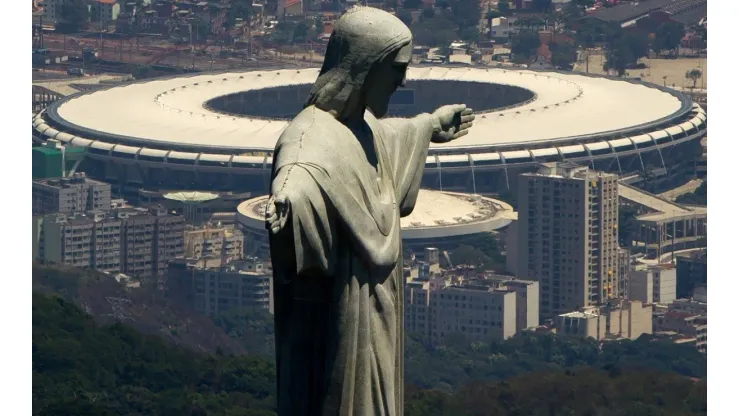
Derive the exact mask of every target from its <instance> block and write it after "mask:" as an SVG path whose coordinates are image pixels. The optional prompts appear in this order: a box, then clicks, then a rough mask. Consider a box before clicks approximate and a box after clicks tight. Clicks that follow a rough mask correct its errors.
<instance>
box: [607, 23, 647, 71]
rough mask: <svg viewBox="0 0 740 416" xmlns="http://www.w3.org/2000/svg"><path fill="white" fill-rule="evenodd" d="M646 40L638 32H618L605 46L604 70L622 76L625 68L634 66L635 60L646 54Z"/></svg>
mask: <svg viewBox="0 0 740 416" xmlns="http://www.w3.org/2000/svg"><path fill="white" fill-rule="evenodd" d="M647 54H648V40H647V37H646V36H643V35H642V34H639V33H627V34H624V33H619V34H617V35H616V37H615V39H613V40H612V41H611V42H610V43H609V44H608V46H607V49H606V61H605V62H604V71H607V72H614V73H615V74H616V75H618V76H620V77H621V76H624V74H625V73H626V71H627V68H629V67H631V66H634V65H635V64H636V63H637V60H638V59H640V58H643V57H645V56H647Z"/></svg>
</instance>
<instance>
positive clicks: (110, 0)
mask: <svg viewBox="0 0 740 416" xmlns="http://www.w3.org/2000/svg"><path fill="white" fill-rule="evenodd" d="M120 13H121V5H120V4H119V3H118V0H93V1H92V2H91V3H90V18H91V20H93V21H96V22H101V21H102V22H103V23H107V22H113V21H115V20H116V19H118V15H119V14H120Z"/></svg>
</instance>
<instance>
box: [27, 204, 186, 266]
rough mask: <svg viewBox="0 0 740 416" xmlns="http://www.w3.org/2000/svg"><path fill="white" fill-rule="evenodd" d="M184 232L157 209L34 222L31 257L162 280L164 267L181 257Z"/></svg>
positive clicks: (47, 217)
mask: <svg viewBox="0 0 740 416" xmlns="http://www.w3.org/2000/svg"><path fill="white" fill-rule="evenodd" d="M183 232H184V220H183V218H182V217H180V216H173V215H168V214H167V213H166V212H165V211H164V209H162V208H161V207H153V208H150V209H145V208H120V209H116V210H114V211H110V212H104V211H88V212H87V213H75V214H62V213H56V214H49V215H43V216H34V217H33V256H34V259H38V260H42V261H47V262H53V263H58V264H64V265H68V266H74V267H79V268H83V269H94V270H98V271H101V272H107V273H125V274H127V275H130V276H132V277H135V278H137V279H139V280H147V279H152V278H155V277H156V278H159V277H162V276H163V275H164V272H165V270H166V268H167V263H168V262H169V261H171V260H174V259H176V258H178V257H182V255H183V245H184V244H183Z"/></svg>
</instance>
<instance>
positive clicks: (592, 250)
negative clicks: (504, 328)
mask: <svg viewBox="0 0 740 416" xmlns="http://www.w3.org/2000/svg"><path fill="white" fill-rule="evenodd" d="M517 195H518V203H519V219H518V222H517V225H516V229H517V233H518V236H517V238H516V242H517V247H516V251H517V252H516V259H517V265H516V270H515V271H514V272H515V274H516V276H517V277H519V278H522V279H527V280H536V281H538V282H539V283H540V287H539V290H540V315H541V317H542V318H551V317H554V316H557V315H559V314H563V313H566V312H569V311H573V310H576V309H578V308H583V307H587V306H593V305H598V304H602V303H605V302H606V301H608V300H609V299H616V298H621V297H624V296H625V295H626V289H627V287H626V279H627V278H628V276H624V275H621V276H620V270H621V269H620V267H619V258H620V249H619V243H618V218H619V214H618V208H619V196H618V194H617V175H613V174H607V173H602V172H595V171H591V170H589V169H588V168H586V167H582V166H578V165H574V164H572V163H548V164H543V165H541V167H540V169H539V171H538V172H536V173H525V174H522V175H520V176H519V181H518V194H517Z"/></svg>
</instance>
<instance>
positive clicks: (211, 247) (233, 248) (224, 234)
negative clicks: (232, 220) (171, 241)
mask: <svg viewBox="0 0 740 416" xmlns="http://www.w3.org/2000/svg"><path fill="white" fill-rule="evenodd" d="M243 255H244V234H242V232H241V231H239V230H235V229H232V228H227V227H215V228H214V227H211V226H210V225H207V226H205V227H193V226H188V227H186V229H185V257H186V258H189V259H201V258H222V259H223V260H224V262H229V261H230V260H239V259H241V258H242V257H243Z"/></svg>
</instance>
